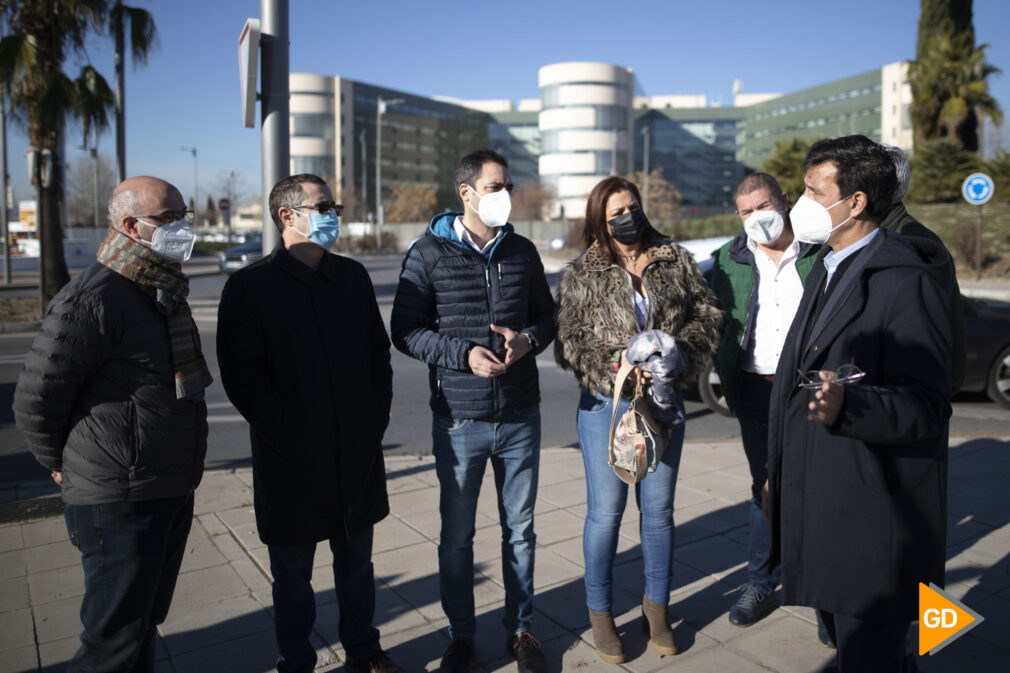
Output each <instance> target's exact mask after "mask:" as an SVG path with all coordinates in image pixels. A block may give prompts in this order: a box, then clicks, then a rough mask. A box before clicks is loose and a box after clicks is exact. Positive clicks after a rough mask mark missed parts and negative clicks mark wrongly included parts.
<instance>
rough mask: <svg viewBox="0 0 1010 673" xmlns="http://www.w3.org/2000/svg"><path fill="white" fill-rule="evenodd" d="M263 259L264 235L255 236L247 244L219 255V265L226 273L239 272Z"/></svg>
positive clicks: (248, 239)
mask: <svg viewBox="0 0 1010 673" xmlns="http://www.w3.org/2000/svg"><path fill="white" fill-rule="evenodd" d="M262 257H263V235H262V234H253V235H252V236H250V237H249V238H247V239H246V240H245V243H242V244H240V245H236V246H234V247H232V248H228V249H227V250H224V251H222V252H219V253H218V265H219V266H220V267H221V270H222V271H224V272H225V273H231V272H232V271H237V270H238V269H241V268H242V267H244V266H248V265H250V264H252V263H253V262H255V261H256V260H258V259H260V258H262Z"/></svg>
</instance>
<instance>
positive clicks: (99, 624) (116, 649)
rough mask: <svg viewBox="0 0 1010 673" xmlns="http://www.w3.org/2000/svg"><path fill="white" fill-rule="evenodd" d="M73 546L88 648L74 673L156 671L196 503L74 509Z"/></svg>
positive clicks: (67, 515) (70, 520) (70, 523)
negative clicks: (158, 641)
mask: <svg viewBox="0 0 1010 673" xmlns="http://www.w3.org/2000/svg"><path fill="white" fill-rule="evenodd" d="M63 517H64V520H65V521H66V524H67V532H68V533H69V535H70V542H71V543H72V544H73V545H74V546H75V547H77V549H78V550H80V552H81V565H82V566H83V567H84V599H83V600H82V601H81V624H82V625H83V626H84V632H83V633H82V634H81V647H80V649H79V650H77V653H76V654H75V655H74V658H73V660H72V661H71V662H70V667H69V668H68V669H67V670H68V671H70V672H71V673H84V672H87V673H96V672H98V671H134V672H137V673H151V672H153V671H154V652H155V636H156V634H157V627H158V625H159V624H161V623H162V622H164V621H165V617H167V616H168V607H169V605H171V603H172V593H173V592H174V591H175V580H176V578H177V577H178V576H179V567H180V566H181V565H182V559H183V556H184V554H185V551H186V538H187V537H189V529H190V526H191V525H192V523H193V495H192V493H191V494H189V495H187V496H184V497H181V498H163V499H159V500H142V501H140V502H113V503H108V504H103V505H67V507H66V510H65V512H64V515H63Z"/></svg>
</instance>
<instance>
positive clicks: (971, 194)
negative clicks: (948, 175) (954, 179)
mask: <svg viewBox="0 0 1010 673" xmlns="http://www.w3.org/2000/svg"><path fill="white" fill-rule="evenodd" d="M994 191H996V185H995V183H994V182H993V181H992V178H990V177H989V176H988V175H986V174H985V173H972V174H971V175H969V176H968V177H966V178H965V179H964V182H962V183H961V196H963V197H964V200H965V201H967V202H968V203H970V204H971V205H973V206H978V223H977V224H976V226H975V280H979V279H981V278H982V204H984V203H985V202H987V201H988V200H989V199H991V198H992V195H993V192H994Z"/></svg>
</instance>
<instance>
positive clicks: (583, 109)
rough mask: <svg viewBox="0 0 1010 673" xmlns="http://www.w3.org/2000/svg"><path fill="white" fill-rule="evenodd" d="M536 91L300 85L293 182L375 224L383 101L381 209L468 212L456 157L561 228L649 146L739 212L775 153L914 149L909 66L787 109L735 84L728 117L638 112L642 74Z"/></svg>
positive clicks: (806, 94) (785, 100)
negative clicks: (530, 198) (476, 96)
mask: <svg viewBox="0 0 1010 673" xmlns="http://www.w3.org/2000/svg"><path fill="white" fill-rule="evenodd" d="M538 81H539V87H540V99H539V100H537V99H531V100H524V101H520V104H519V109H518V110H516V109H515V106H513V104H512V102H511V101H508V100H486V101H464V100H458V99H434V98H429V97H426V96H419V95H415V94H411V93H407V92H404V91H397V90H394V89H387V88H383V87H378V86H374V85H371V84H364V83H362V82H356V81H354V80H350V79H346V78H341V77H326V76H322V75H312V74H292V75H291V76H290V85H291V121H290V129H291V170H292V172H311V173H316V174H318V175H322V176H326V177H328V178H330V179H331V181H332V182H331V184H332V186H333V188H334V190H335V191H336V192H337V194H336V196H337V197H338V198H340V199H341V200H343V201H344V202H345V204H348V205H350V206H352V209H351V217H353V218H354V219H359V218H362V217H365V216H366V215H370V214H374V212H375V141H376V111H377V103H378V99H379V97H380V96H381V97H382V98H383V99H384V100H385V101H387V107H386V111H385V113H384V114H383V115H382V190H383V199H384V200H388V199H389V198H390V193H391V189H392V188H393V186H394V185H397V184H404V183H407V184H423V185H430V186H432V187H434V188H435V190H436V199H437V208H438V209H439V210H441V209H444V208H458V207H459V205H460V204H459V199H458V197H457V196H456V190H455V188H454V185H453V172H454V169H455V165H456V162H457V161H458V159H459V157H461V156H463V155H464V154H467V153H468V152H471V151H473V150H476V149H483V148H487V147H490V148H492V149H495V150H497V151H499V152H500V153H501V154H502V155H503V156H505V158H506V159H507V160H508V161H509V165H510V168H511V173H512V179H513V181H514V182H515V184H516V185H521V184H523V183H525V182H529V181H533V180H539V181H540V182H542V183H544V185H545V186H546V187H547V189H548V190H550V191H551V192H552V193H554V194H555V197H556V199H555V203H554V207H553V211H552V212H553V214H554V216H559V215H561V214H562V213H564V215H565V216H567V217H570V218H579V217H582V216H583V214H584V213H585V199H586V196H588V194H589V191H590V190H591V189H592V188H593V186H594V185H596V183H597V182H599V181H600V180H601V179H603V178H604V177H606V176H608V175H612V174H618V175H624V174H627V173H631V172H632V171H634V170H642V169H643V163H644V160H645V156H644V155H645V153H644V149H645V148H644V142H645V141H646V138H647V139H648V142H649V167H650V169H651V168H655V167H657V166H660V167H662V168H663V175H664V177H665V178H666V179H667V180H669V181H670V182H671V183H672V184H673V185H674V186H675V187H676V188H677V189H678V190H679V191H680V193H681V195H682V196H683V199H684V203H685V204H687V205H697V206H718V207H732V205H733V204H732V190H733V187H734V186H735V185H736V183H737V182H738V181H739V180H740V179H741V178H742V177H743V176H744V174H745V173H746V172H748V171H750V170H757V169H758V168H759V167H760V166H761V164H762V163H763V162H764V160H765V159H767V158H768V156H769V155H770V154H771V152H772V151H773V150H774V148H775V143H776V142H778V141H786V140H790V139H792V138H794V137H801V138H807V139H817V138H824V137H829V136H839V135H848V134H851V133H861V134H864V135H866V136H869V137H870V138H873V139H874V140H877V141H881V142H885V143H889V144H892V145H897V146H899V147H901V148H903V149H905V150H906V151H911V150H912V149H913V147H912V124H911V119H910V117H909V105H910V103H911V88H910V86H909V84H908V64H907V63H905V62H898V63H891V64H888V65H886V66H884V67H882V68H880V69H877V70H871V71H868V72H864V73H860V74H858V75H853V76H852V77H847V78H844V79H840V80H837V81H834V82H829V83H827V84H822V85H819V86H815V87H811V88H808V89H803V90H801V91H796V92H793V93H789V94H785V95H779V94H752V93H748V94H744V93H742V92H741V90H742V83H737V84H734V95H735V102H736V103H737V104H736V105H735V106H732V107H720V106H717V105H709V104H708V102H707V100H706V98H705V96H702V95H676V96H653V97H651V98H635V97H633V90H634V75H633V73H632V70H631V69H630V68H624V67H621V66H616V65H611V64H607V63H590V62H572V63H555V64H551V65H547V66H544V67H542V68H540V70H539V73H538ZM390 101H395V102H390ZM633 106H634V107H633ZM645 129H648V133H647V135H646V134H644V133H643V131H645ZM362 196H363V197H364V198H363V199H362Z"/></svg>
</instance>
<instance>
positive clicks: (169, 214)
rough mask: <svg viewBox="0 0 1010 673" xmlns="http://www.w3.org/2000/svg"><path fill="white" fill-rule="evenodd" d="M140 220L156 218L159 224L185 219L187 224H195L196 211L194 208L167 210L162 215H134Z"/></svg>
mask: <svg viewBox="0 0 1010 673" xmlns="http://www.w3.org/2000/svg"><path fill="white" fill-rule="evenodd" d="M133 217H135V218H137V219H138V220H154V221H155V222H157V223H158V224H172V223H173V222H178V221H179V220H182V219H185V220H186V223H187V224H193V220H194V218H195V217H196V213H194V212H193V211H192V210H166V211H165V212H163V213H161V214H160V215H134V216H133Z"/></svg>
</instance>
